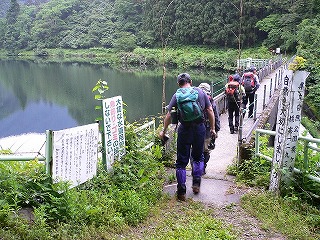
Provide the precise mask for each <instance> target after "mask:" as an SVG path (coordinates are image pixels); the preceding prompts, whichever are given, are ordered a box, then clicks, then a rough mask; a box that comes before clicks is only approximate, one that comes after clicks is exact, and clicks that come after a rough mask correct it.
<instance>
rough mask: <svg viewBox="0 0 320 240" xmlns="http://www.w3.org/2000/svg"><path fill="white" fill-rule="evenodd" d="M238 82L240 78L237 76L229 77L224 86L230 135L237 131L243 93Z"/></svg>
mask: <svg viewBox="0 0 320 240" xmlns="http://www.w3.org/2000/svg"><path fill="white" fill-rule="evenodd" d="M240 81H241V78H240V75H239V74H234V75H230V76H229V82H228V83H227V84H226V86H225V88H226V89H225V94H226V98H227V108H228V122H229V128H230V133H231V134H233V133H235V132H237V131H238V127H239V115H240V104H241V98H242V96H243V94H244V92H245V90H244V88H243V86H242V85H241V84H240ZM233 117H234V123H233Z"/></svg>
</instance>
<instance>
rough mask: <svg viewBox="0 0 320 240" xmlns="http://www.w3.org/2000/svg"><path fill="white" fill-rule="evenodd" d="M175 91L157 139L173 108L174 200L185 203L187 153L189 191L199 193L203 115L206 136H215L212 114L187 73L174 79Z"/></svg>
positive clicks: (163, 134)
mask: <svg viewBox="0 0 320 240" xmlns="http://www.w3.org/2000/svg"><path fill="white" fill-rule="evenodd" d="M177 83H178V85H179V89H178V90H177V91H176V93H175V94H174V95H173V96H172V98H171V101H170V103H169V106H168V113H167V114H166V116H165V118H164V121H163V122H164V123H163V130H162V131H161V132H160V133H159V136H160V138H161V139H164V138H165V133H166V130H167V128H168V126H169V124H170V112H171V110H172V108H173V107H175V108H176V109H178V120H179V122H180V124H179V127H178V137H177V160H176V164H175V166H176V178H177V198H178V200H181V201H185V200H186V176H187V175H186V166H187V165H188V163H189V159H190V152H191V156H192V158H193V162H192V177H193V179H192V190H193V193H194V194H198V193H199V191H200V184H201V176H202V173H203V169H204V155H203V145H204V139H205V132H206V128H205V124H204V115H203V114H204V112H206V113H207V115H208V118H209V121H210V133H211V135H214V136H215V134H216V132H215V123H214V113H213V109H212V106H211V104H210V101H209V99H208V97H207V95H206V94H205V93H204V92H203V91H202V90H201V89H199V88H197V87H192V80H191V77H190V75H189V74H188V73H181V74H179V75H178V77H177Z"/></svg>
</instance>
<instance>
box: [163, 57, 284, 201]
mask: <svg viewBox="0 0 320 240" xmlns="http://www.w3.org/2000/svg"><path fill="white" fill-rule="evenodd" d="M281 65H282V61H281V60H279V61H278V62H275V63H274V64H271V65H266V66H265V67H263V68H261V69H260V70H259V72H258V74H259V80H260V87H259V89H258V90H257V92H256V99H255V108H254V109H255V110H254V117H253V118H248V115H246V117H245V118H243V119H242V123H243V124H242V131H239V133H238V134H231V133H230V129H229V125H228V113H227V111H226V99H225V98H226V97H225V94H224V93H221V94H219V95H217V96H215V97H214V100H215V101H216V104H217V106H218V109H219V112H220V122H221V129H220V131H219V132H218V138H217V139H216V144H215V149H214V150H212V151H211V153H210V160H209V162H208V165H207V168H206V174H205V175H203V178H202V183H201V191H200V193H199V194H198V195H194V194H193V193H192V191H191V184H192V177H191V168H190V167H189V168H188V169H189V171H188V177H187V198H193V199H194V200H199V201H202V202H206V203H214V204H217V205H225V204H229V203H237V202H238V201H239V199H240V196H241V195H242V194H243V193H244V191H243V190H237V191H233V190H232V191H231V192H232V193H231V194H229V192H230V189H235V188H236V187H235V184H234V182H233V177H232V176H229V175H227V174H226V172H227V167H228V166H230V165H232V164H234V163H236V162H237V161H239V158H240V159H241V158H242V157H245V155H246V154H248V151H247V149H248V148H250V147H251V146H252V144H253V140H252V132H253V131H254V130H255V129H256V128H257V127H261V126H263V125H265V123H266V122H267V121H270V124H271V125H274V124H275V120H276V112H272V111H273V110H272V109H274V106H275V104H276V102H277V101H276V99H277V96H278V94H279V92H280V89H279V88H278V87H279V83H280V80H281V77H282V72H283V68H282V66H281ZM272 115H273V116H274V117H269V116H272ZM239 143H241V144H239ZM239 145H241V146H242V147H241V148H239ZM175 190H176V185H175V184H174V185H170V186H167V187H165V192H167V193H169V194H170V195H174V193H175Z"/></svg>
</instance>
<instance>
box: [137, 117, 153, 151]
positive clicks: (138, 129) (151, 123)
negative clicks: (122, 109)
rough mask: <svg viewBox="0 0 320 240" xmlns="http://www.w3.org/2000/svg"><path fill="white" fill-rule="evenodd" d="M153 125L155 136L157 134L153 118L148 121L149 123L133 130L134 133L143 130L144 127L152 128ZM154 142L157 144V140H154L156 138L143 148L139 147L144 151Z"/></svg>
mask: <svg viewBox="0 0 320 240" xmlns="http://www.w3.org/2000/svg"><path fill="white" fill-rule="evenodd" d="M151 127H152V129H153V136H154V135H155V120H152V121H150V122H147V123H145V124H143V125H142V126H140V127H138V128H136V129H134V130H133V132H134V133H138V132H141V131H142V130H144V129H147V128H151ZM154 144H155V141H154V138H153V141H150V142H149V143H148V144H147V145H146V146H144V147H143V148H141V149H139V151H144V150H147V149H150V148H151V147H152V146H153V145H154Z"/></svg>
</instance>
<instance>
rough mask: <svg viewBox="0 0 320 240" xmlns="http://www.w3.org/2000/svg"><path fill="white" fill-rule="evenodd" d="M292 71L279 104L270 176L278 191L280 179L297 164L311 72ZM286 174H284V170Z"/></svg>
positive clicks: (285, 177)
mask: <svg viewBox="0 0 320 240" xmlns="http://www.w3.org/2000/svg"><path fill="white" fill-rule="evenodd" d="M292 74H293V72H292V71H287V72H286V73H285V74H284V75H285V77H284V80H283V85H282V91H281V96H280V98H279V104H278V115H277V125H276V137H275V143H274V154H273V160H272V171H271V176H270V186H269V189H270V190H271V191H278V189H279V185H280V181H282V180H284V181H287V180H286V179H289V178H288V177H289V176H290V175H291V174H292V172H293V168H294V160H295V156H296V145H297V141H298V136H299V127H300V122H301V109H302V102H303V96H304V90H305V79H306V78H307V77H308V74H309V73H307V72H296V73H295V74H294V76H293V78H292ZM282 169H284V170H285V172H286V174H284V175H283V179H282V176H281V170H282Z"/></svg>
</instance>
